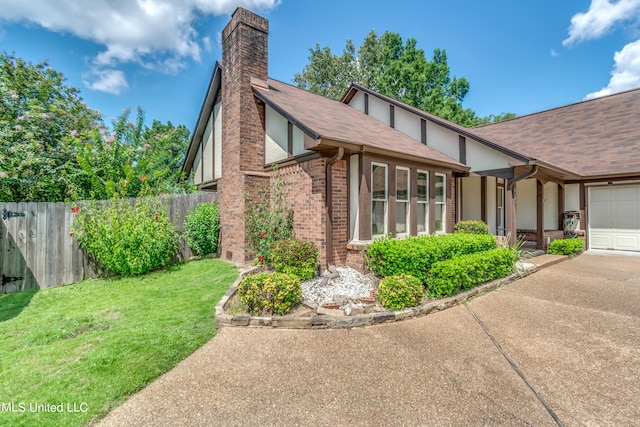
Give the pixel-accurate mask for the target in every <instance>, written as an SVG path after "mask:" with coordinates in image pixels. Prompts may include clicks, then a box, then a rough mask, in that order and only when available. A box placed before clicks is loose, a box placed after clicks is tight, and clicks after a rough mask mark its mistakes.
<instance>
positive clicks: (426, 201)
mask: <svg viewBox="0 0 640 427" xmlns="http://www.w3.org/2000/svg"><path fill="white" fill-rule="evenodd" d="M420 175H425V178H426V182H425V199H424V200H420V193H419V192H417V194H416V202H417V205H418V206H420V205H424V206H425V211H424V212H425V216H424V231H420V218H419V217H418V213H419V212H420V210H419V209H416V233H417V235H418V236H419V235H422V234H429V171H426V170H422V169H418V170H417V172H416V191H417V188H418V179H420Z"/></svg>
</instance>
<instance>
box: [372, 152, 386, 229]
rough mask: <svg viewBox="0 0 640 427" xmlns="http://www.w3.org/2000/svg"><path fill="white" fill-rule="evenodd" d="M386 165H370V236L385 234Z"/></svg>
mask: <svg viewBox="0 0 640 427" xmlns="http://www.w3.org/2000/svg"><path fill="white" fill-rule="evenodd" d="M387 196H388V195H387V165H384V164H380V163H371V234H372V235H373V236H376V235H377V236H380V235H384V234H386V233H387V200H388V198H387Z"/></svg>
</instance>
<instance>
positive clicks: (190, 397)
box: [102, 253, 640, 426]
mask: <svg viewBox="0 0 640 427" xmlns="http://www.w3.org/2000/svg"><path fill="white" fill-rule="evenodd" d="M102 425H105V426H131V425H140V426H147V425H155V426H162V425H167V426H176V425H184V426H215V425H223V426H239V425H247V426H258V425H260V426H268V425H278V426H281V425H447V426H449V425H460V426H477V425H516V426H522V425H536V426H545V425H550V426H553V425H567V426H574V425H575V426H578V425H580V426H583V425H598V426H601V425H620V426H622V425H624V426H631V425H640V257H637V256H635V257H634V256H621V255H611V254H590V253H587V254H584V255H582V256H580V257H578V258H576V259H574V260H571V261H566V262H563V263H560V264H557V265H554V266H551V267H549V268H547V269H545V270H542V271H540V272H537V273H535V274H533V275H531V276H528V277H526V278H524V279H521V280H519V281H517V282H515V283H512V284H510V285H508V286H506V287H503V288H501V289H499V290H497V291H494V292H490V293H488V294H485V295H483V296H480V297H477V298H475V299H473V300H472V301H471V302H470V303H469V304H468V306H458V307H454V308H452V309H449V310H445V311H443V312H439V313H436V314H432V315H429V316H426V317H422V318H418V319H413V320H407V321H403V322H398V323H393V324H385V325H379V326H373V327H369V328H364V329H353V330H325V331H310V330H302V331H295V330H271V329H249V328H223V329H222V330H220V331H219V333H218V335H217V336H216V337H215V338H214V339H213V340H211V341H210V342H209V343H207V344H206V345H205V346H204V347H202V348H201V349H200V350H198V351H197V352H196V353H194V354H193V355H192V356H191V357H189V358H188V359H186V360H185V361H183V362H182V363H181V364H180V365H178V366H177V367H176V368H175V369H173V370H172V371H171V372H169V373H167V374H166V375H164V376H163V377H161V378H160V379H158V380H157V381H156V382H154V383H153V384H151V385H150V386H149V387H147V388H145V389H144V390H142V391H141V392H140V393H138V394H137V395H135V396H133V397H132V398H130V399H129V400H128V401H127V402H126V403H125V404H124V405H122V406H121V407H119V408H117V409H115V410H114V411H113V412H112V413H111V414H109V415H108V416H107V418H105V419H104V420H103V423H102Z"/></svg>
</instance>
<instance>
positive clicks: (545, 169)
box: [183, 8, 640, 268]
mask: <svg viewBox="0 0 640 427" xmlns="http://www.w3.org/2000/svg"><path fill="white" fill-rule="evenodd" d="M268 32H269V24H268V21H267V20H266V19H264V18H262V17H260V16H258V15H255V14H253V13H251V12H249V11H247V10H245V9H242V8H238V9H237V10H236V11H235V12H234V14H233V16H232V18H231V21H230V22H229V24H228V25H227V26H226V27H225V29H224V30H223V32H222V63H216V65H215V68H214V71H213V74H212V77H211V81H210V83H209V87H208V89H207V93H206V96H205V100H204V103H203V105H202V108H201V111H200V115H199V117H198V120H197V124H196V128H195V131H194V132H193V135H192V140H191V144H190V146H189V149H188V152H187V156H186V159H185V162H184V165H183V171H184V172H185V173H187V174H190V175H191V176H192V178H193V179H194V182H195V184H196V185H197V186H198V187H200V188H202V189H207V190H215V191H217V192H218V200H219V203H220V217H221V226H222V229H221V242H220V245H221V256H222V257H223V258H226V259H229V260H232V261H235V262H239V263H245V262H246V261H249V260H250V259H251V258H252V254H251V253H250V252H249V250H248V248H247V245H246V241H245V232H244V229H245V227H244V224H245V222H244V221H245V211H246V209H247V206H248V205H249V204H251V203H252V200H254V198H255V197H256V187H257V186H258V185H259V184H261V183H262V184H264V183H266V182H268V181H269V179H270V177H271V175H272V174H273V173H274V172H273V170H272V166H273V165H278V174H279V175H280V177H281V179H283V180H284V181H285V182H286V183H287V184H288V188H289V190H290V191H289V196H290V199H291V203H292V206H293V208H294V210H295V215H294V223H295V224H294V229H295V232H296V235H297V236H298V237H299V238H302V239H305V240H310V241H313V242H315V243H316V244H317V245H318V247H319V249H320V254H321V263H322V265H324V266H326V265H329V264H336V265H350V266H354V267H358V268H361V267H363V258H362V249H364V248H366V246H367V244H368V243H370V242H371V241H372V240H373V239H375V238H377V237H380V236H384V235H387V234H391V235H393V236H397V237H403V236H410V235H420V234H433V233H449V232H451V231H452V230H453V225H454V224H455V223H456V222H457V221H459V220H464V219H481V220H484V221H486V222H487V223H488V224H489V227H490V232H491V233H493V234H496V235H505V236H506V235H509V236H510V237H511V238H512V239H515V236H516V235H517V234H525V235H526V236H528V237H529V238H530V239H531V240H533V241H535V242H536V245H537V246H538V247H540V248H543V247H544V246H545V244H546V242H547V240H551V239H553V238H557V237H560V236H562V235H563V234H564V233H563V223H564V213H565V211H574V212H576V215H579V217H580V222H579V230H580V231H579V232H580V233H582V234H583V235H584V236H585V238H586V240H587V244H588V245H589V247H591V248H611V249H622V250H635V251H640V219H639V217H640V185H639V183H640V157H639V156H638V154H636V153H637V152H638V148H640V141H639V138H640V132H639V131H638V126H637V125H636V123H635V122H634V120H633V118H634V117H638V114H639V113H640V91H629V92H626V93H622V94H618V95H612V96H609V97H605V98H600V99H596V100H590V101H585V102H581V103H577V104H573V105H569V106H566V107H562V108H557V109H553V110H549V111H545V112H541V113H537V114H532V115H529V116H523V117H520V118H516V119H512V120H509V121H505V122H500V123H496V124H491V125H486V126H480V127H476V128H472V129H468V128H464V127H462V126H459V125H457V124H455V123H452V122H449V121H447V120H444V119H441V118H439V117H437V116H434V115H432V114H429V113H426V112H424V111H421V110H419V109H416V108H414V107H411V106H409V105H406V104H404V103H402V102H399V101H397V100H394V99H391V98H388V97H386V96H384V95H381V94H379V93H376V92H374V91H371V90H369V89H367V88H365V87H362V86H359V85H355V84H354V85H352V86H351V87H350V88H349V89H348V91H347V92H346V94H345V95H344V97H343V99H342V100H341V101H334V100H330V99H327V98H324V97H322V96H319V95H316V94H313V93H310V92H308V91H305V90H302V89H299V88H296V87H294V86H291V85H289V84H287V83H283V82H280V81H277V80H274V79H270V78H269V77H268V74H267V71H268Z"/></svg>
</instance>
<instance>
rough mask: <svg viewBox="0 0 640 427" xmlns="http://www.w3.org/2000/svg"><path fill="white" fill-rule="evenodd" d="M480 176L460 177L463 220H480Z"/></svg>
mask: <svg viewBox="0 0 640 427" xmlns="http://www.w3.org/2000/svg"><path fill="white" fill-rule="evenodd" d="M480 184H481V178H480V177H479V176H478V177H468V178H462V219H463V220H472V219H475V220H480V219H481V218H482V211H481V207H482V205H481V200H480V195H481V189H480Z"/></svg>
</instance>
